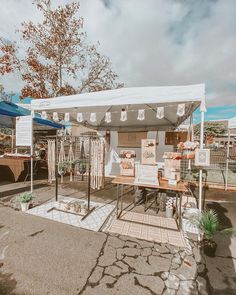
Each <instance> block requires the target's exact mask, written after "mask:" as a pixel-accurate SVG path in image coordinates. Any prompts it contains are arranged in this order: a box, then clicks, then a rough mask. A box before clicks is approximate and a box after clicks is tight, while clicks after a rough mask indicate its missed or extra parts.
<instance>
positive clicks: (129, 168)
mask: <svg viewBox="0 0 236 295" xmlns="http://www.w3.org/2000/svg"><path fill="white" fill-rule="evenodd" d="M120 157H121V162H120V175H123V176H134V158H135V151H132V150H122V151H121V154H120Z"/></svg>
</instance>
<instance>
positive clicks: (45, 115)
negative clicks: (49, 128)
mask: <svg viewBox="0 0 236 295" xmlns="http://www.w3.org/2000/svg"><path fill="white" fill-rule="evenodd" d="M41 118H42V119H44V120H47V118H48V115H47V112H45V111H42V114H41Z"/></svg>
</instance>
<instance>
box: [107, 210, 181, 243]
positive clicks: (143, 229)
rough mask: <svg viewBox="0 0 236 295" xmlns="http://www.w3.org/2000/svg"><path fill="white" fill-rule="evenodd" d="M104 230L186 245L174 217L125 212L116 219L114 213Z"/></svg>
mask: <svg viewBox="0 0 236 295" xmlns="http://www.w3.org/2000/svg"><path fill="white" fill-rule="evenodd" d="M104 231H106V232H110V233H115V234H120V235H126V236H130V237H134V238H138V239H144V240H147V241H154V242H157V243H169V244H172V245H175V246H179V247H186V244H185V239H184V236H183V234H182V233H181V232H180V231H179V230H178V227H177V224H176V221H175V220H174V219H173V218H165V217H159V216H152V215H148V214H141V213H136V212H123V213H122V216H121V217H120V219H116V216H115V214H114V216H112V217H111V219H110V222H109V224H107V226H106V228H104Z"/></svg>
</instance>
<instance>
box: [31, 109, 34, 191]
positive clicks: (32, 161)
mask: <svg viewBox="0 0 236 295" xmlns="http://www.w3.org/2000/svg"><path fill="white" fill-rule="evenodd" d="M31 116H32V114H31ZM31 124H32V128H31V132H32V134H31V145H30V191H31V193H33V191H34V171H33V169H34V138H33V133H34V123H33V116H32V120H31Z"/></svg>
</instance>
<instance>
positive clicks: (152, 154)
mask: <svg viewBox="0 0 236 295" xmlns="http://www.w3.org/2000/svg"><path fill="white" fill-rule="evenodd" d="M155 163H156V140H155V139H142V151H141V164H146V165H154V164H155Z"/></svg>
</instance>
